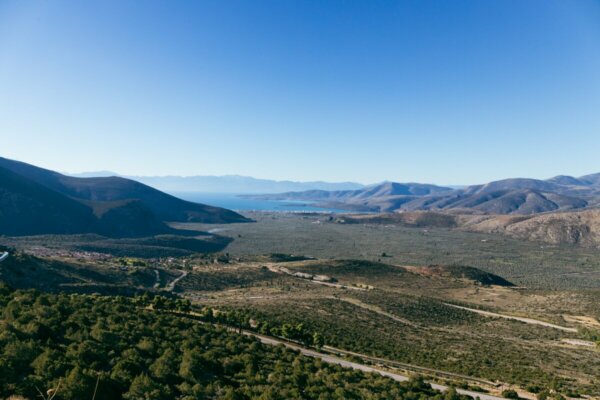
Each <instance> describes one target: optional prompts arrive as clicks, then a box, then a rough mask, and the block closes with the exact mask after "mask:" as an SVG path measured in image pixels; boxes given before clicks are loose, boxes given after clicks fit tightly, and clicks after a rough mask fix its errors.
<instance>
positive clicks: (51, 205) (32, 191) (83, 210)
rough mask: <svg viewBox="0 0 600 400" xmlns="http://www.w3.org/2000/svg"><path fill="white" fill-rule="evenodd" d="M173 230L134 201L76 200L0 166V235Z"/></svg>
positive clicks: (149, 233) (141, 233)
mask: <svg viewBox="0 0 600 400" xmlns="http://www.w3.org/2000/svg"><path fill="white" fill-rule="evenodd" d="M175 232H177V231H176V230H174V229H172V228H170V227H169V226H167V225H166V224H165V223H164V222H162V221H160V220H159V219H157V218H156V216H155V215H154V213H153V212H152V211H151V210H150V209H148V208H147V207H146V206H145V205H144V204H143V203H141V202H140V201H138V200H125V201H119V202H91V201H87V202H82V201H77V200H75V199H72V198H70V197H68V196H65V195H63V194H61V193H58V192H56V191H54V190H51V189H48V188H47V187H45V186H42V185H40V184H38V183H36V182H34V181H32V180H30V179H27V178H25V177H23V176H21V175H18V174H15V173H13V172H12V171H9V170H7V169H5V168H2V167H0V234H3V235H11V236H22V235H39V234H50V233H51V234H76V233H98V234H101V235H104V236H109V237H143V236H153V235H159V234H167V233H175Z"/></svg>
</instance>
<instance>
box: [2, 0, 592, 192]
mask: <svg viewBox="0 0 600 400" xmlns="http://www.w3.org/2000/svg"><path fill="white" fill-rule="evenodd" d="M598 21H600V3H598V2H595V1H578V2H562V1H547V2H538V1H520V2H481V1H469V0H467V1H461V2H446V1H420V2H378V3H373V2H343V1H329V2H279V1H258V2H247V1H230V2H217V1H206V2H198V3H187V2H182V3H172V2H160V1H150V2H144V3H139V2H135V1H106V2H75V3H73V2H66V1H62V0H57V1H52V2H38V1H10V0H9V1H6V2H2V3H1V4H0V54H2V56H1V57H0V87H1V88H2V93H3V96H2V97H1V98H0V138H1V139H3V143H4V144H5V145H4V148H3V155H4V156H5V157H8V158H12V159H17V160H21V161H24V162H28V163H32V164H36V165H40V166H43V167H45V168H49V169H53V170H58V171H94V170H114V171H118V172H119V173H122V174H126V175H134V176H156V175H188V176H189V175H217V176H218V175H236V174H241V175H248V176H255V177H260V178H263V179H275V180H294V181H318V180H322V181H328V182H344V181H352V182H361V183H373V182H378V181H381V180H384V179H385V180H391V181H398V182H406V181H414V182H428V183H429V182H431V183H437V184H440V185H448V184H451V185H456V184H465V185H468V184H477V183H484V182H489V181H492V180H498V179H504V178H511V177H517V176H522V177H532V178H539V179H546V178H549V177H552V176H555V175H559V174H565V175H572V176H581V175H585V174H590V173H595V172H598V171H600V161H599V159H598V156H597V149H599V148H600V134H599V133H600V113H598V110H599V109H600V24H599V23H598Z"/></svg>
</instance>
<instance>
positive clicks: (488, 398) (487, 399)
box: [242, 331, 503, 400]
mask: <svg viewBox="0 0 600 400" xmlns="http://www.w3.org/2000/svg"><path fill="white" fill-rule="evenodd" d="M242 333H243V334H244V335H247V336H254V337H256V338H257V339H259V340H260V341H261V342H262V343H264V344H268V345H272V346H277V345H280V344H282V345H284V346H286V347H288V348H290V349H293V350H296V351H299V352H300V353H301V354H303V355H305V356H309V357H315V358H320V359H321V360H323V361H325V362H327V363H330V364H337V365H340V366H342V367H345V368H352V369H356V370H360V371H364V372H374V373H376V374H380V375H383V376H387V377H388V378H391V379H393V380H395V381H398V382H404V381H407V380H409V379H410V378H409V377H407V376H405V375H401V374H397V373H394V372H389V371H384V370H381V369H378V368H375V367H371V366H369V365H364V364H359V363H355V362H352V361H348V360H344V359H342V358H339V357H335V356H332V355H329V354H324V353H319V352H318V351H314V350H311V349H307V348H305V347H302V346H299V345H296V344H293V343H289V342H285V341H281V340H278V339H274V338H272V337H269V336H263V335H259V334H257V333H254V332H250V331H242ZM431 387H433V388H434V389H436V390H440V391H446V390H448V386H444V385H438V384H436V383H431ZM456 391H457V392H458V393H460V394H464V395H467V396H471V397H473V398H479V399H481V400H502V399H503V398H502V397H497V396H492V395H489V394H485V393H478V392H472V391H470V390H463V389H457V390H456Z"/></svg>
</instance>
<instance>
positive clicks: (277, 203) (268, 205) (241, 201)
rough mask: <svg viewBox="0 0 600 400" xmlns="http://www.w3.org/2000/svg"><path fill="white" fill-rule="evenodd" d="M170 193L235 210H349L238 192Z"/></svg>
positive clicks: (184, 198) (181, 197)
mask: <svg viewBox="0 0 600 400" xmlns="http://www.w3.org/2000/svg"><path fill="white" fill-rule="evenodd" d="M170 194H172V195H173V196H176V197H179V198H180V199H183V200H188V201H193V202H195V203H202V204H208V205H210V206H216V207H223V208H228V209H230V210H234V211H280V212H334V213H347V212H348V211H347V210H341V209H337V208H324V207H317V206H315V205H314V203H313V202H310V201H296V200H262V199H252V198H248V197H243V196H244V195H241V194H236V193H200V192H175V193H173V192H171V193H170Z"/></svg>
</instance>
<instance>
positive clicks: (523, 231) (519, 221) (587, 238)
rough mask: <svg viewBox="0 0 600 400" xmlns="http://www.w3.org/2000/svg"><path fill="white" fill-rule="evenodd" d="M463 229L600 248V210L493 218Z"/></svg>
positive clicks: (473, 222) (469, 224)
mask: <svg viewBox="0 0 600 400" xmlns="http://www.w3.org/2000/svg"><path fill="white" fill-rule="evenodd" d="M462 229H466V230H469V231H475V232H485V233H502V234H506V235H509V236H512V237H516V238H521V239H527V240H535V241H541V242H546V243H552V244H572V245H582V246H593V247H600V209H594V210H586V211H580V212H561V213H549V214H543V215H536V216H528V217H514V216H499V217H492V218H487V219H484V220H482V221H471V222H468V223H466V224H465V225H464V226H463V227H462Z"/></svg>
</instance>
